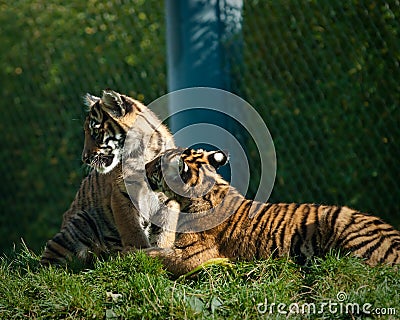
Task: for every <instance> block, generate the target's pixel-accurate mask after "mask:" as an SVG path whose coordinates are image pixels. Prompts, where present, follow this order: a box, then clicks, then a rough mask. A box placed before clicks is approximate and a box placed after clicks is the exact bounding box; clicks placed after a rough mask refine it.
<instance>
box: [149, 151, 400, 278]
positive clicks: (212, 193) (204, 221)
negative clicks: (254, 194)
mask: <svg viewBox="0 0 400 320" xmlns="http://www.w3.org/2000/svg"><path fill="white" fill-rule="evenodd" d="M227 161H228V158H227V155H226V154H225V153H223V152H222V151H214V152H206V151H202V150H199V151H195V150H191V149H186V150H185V149H172V150H167V151H166V152H165V153H164V154H163V155H161V156H159V157H157V158H155V159H154V160H153V161H151V162H149V163H147V164H146V174H147V178H148V179H149V183H150V186H151V188H152V189H153V190H157V191H162V192H164V193H165V194H166V195H167V196H168V198H170V199H175V200H176V201H177V202H178V203H179V204H180V206H181V209H180V210H181V215H185V213H186V214H187V215H193V216H194V219H192V221H190V222H188V221H186V222H185V223H189V225H188V226H187V227H186V229H185V226H180V227H179V228H180V230H183V229H185V230H186V232H187V233H186V232H182V233H179V234H177V235H176V240H175V244H174V246H173V247H172V248H166V249H165V248H164V249H163V248H150V249H146V250H145V252H146V253H147V254H148V255H150V256H155V257H159V258H161V260H162V261H163V263H164V264H165V266H166V268H167V269H168V270H169V271H170V272H171V273H173V274H174V275H175V276H179V275H182V274H185V273H187V272H189V271H191V270H192V269H194V268H195V267H197V266H199V265H201V264H203V263H204V262H206V261H207V260H209V259H215V258H229V259H244V260H252V259H255V258H267V257H269V256H273V257H276V256H283V255H289V256H290V257H292V258H293V259H294V260H295V261H296V262H298V263H301V264H304V263H305V262H307V260H308V259H310V258H311V257H313V256H324V255H325V254H326V253H327V252H328V251H329V250H330V249H334V248H336V249H338V248H339V249H340V250H341V251H345V252H352V254H354V255H355V256H357V257H360V258H362V259H364V260H365V262H366V263H367V264H369V265H371V266H374V265H377V264H380V263H385V264H390V265H394V264H399V263H400V232H399V231H396V230H395V229H394V228H393V227H392V226H390V225H389V224H386V223H384V222H383V221H382V220H380V219H379V218H377V217H373V216H369V215H366V214H363V213H360V212H358V211H355V210H352V209H350V208H347V207H337V206H326V205H317V204H295V203H290V204H285V203H278V204H272V203H260V202H255V201H252V200H247V199H245V198H244V197H243V196H242V195H241V194H239V193H238V191H236V190H235V189H234V188H233V187H231V186H230V185H229V183H228V182H226V181H225V180H223V179H222V178H221V176H219V175H218V174H217V173H216V169H218V168H219V167H220V166H222V165H224V164H226V163H227ZM215 217H217V219H215ZM218 219H219V221H220V223H218V221H217V220H218ZM212 220H215V221H212ZM210 221H211V222H210ZM190 224H191V227H192V229H196V230H199V226H204V228H203V229H201V230H204V231H197V232H190ZM208 227H210V229H207V228H208Z"/></svg>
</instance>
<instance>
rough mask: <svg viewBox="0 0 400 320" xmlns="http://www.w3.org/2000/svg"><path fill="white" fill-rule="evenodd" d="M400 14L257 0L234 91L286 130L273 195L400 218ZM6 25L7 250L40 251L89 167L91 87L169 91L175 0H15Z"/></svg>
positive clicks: (395, 6)
mask: <svg viewBox="0 0 400 320" xmlns="http://www.w3.org/2000/svg"><path fill="white" fill-rule="evenodd" d="M399 21H400V4H399V2H398V1H358V0H350V1H336V2H334V1H329V2H328V1H322V0H319V1H317V0H307V1H305V0H304V1H303V0H302V1H295V0H292V1H289V0H286V1H279V2H278V1H256V0H248V1H245V4H244V10H243V41H244V42H243V65H242V66H240V68H238V69H237V70H239V71H237V72H236V73H234V74H233V75H232V76H233V78H234V79H235V81H234V83H235V88H234V92H236V93H237V94H239V95H240V96H241V97H243V98H244V99H245V100H247V101H248V102H249V103H250V104H252V105H253V106H254V107H255V108H256V109H257V110H258V112H259V113H260V114H261V115H262V117H263V118H264V121H265V123H266V124H267V126H268V128H269V130H270V132H271V135H272V137H273V139H274V143H275V148H276V153H277V161H278V171H277V178H276V183H275V187H274V191H273V193H272V195H271V201H274V202H283V201H285V202H315V203H326V204H342V205H344V204H345V205H348V206H351V207H354V208H357V209H359V210H362V211H365V212H370V213H373V214H375V215H377V216H380V217H382V218H384V219H385V220H386V221H388V222H390V223H392V224H393V225H395V226H396V227H397V228H399V227H400V211H399V209H400V208H399V199H400V182H399V177H400V166H399V156H400V147H399V138H400V126H399V125H400V109H399V103H400V66H399V63H400V41H399V32H400V22H399ZM0 26H1V28H0V43H1V46H0V51H1V54H0V72H1V77H0V81H1V88H0V90H1V91H0V92H1V99H0V110H1V112H2V117H1V118H0V132H1V135H2V139H1V141H2V142H1V146H2V147H1V152H0V174H1V177H2V183H1V184H0V210H1V214H0V233H1V235H2V238H1V241H0V252H7V251H9V250H11V249H12V247H13V244H16V245H18V244H19V243H20V238H23V239H24V241H25V242H26V244H27V246H28V247H29V248H32V249H33V250H35V251H37V252H39V251H40V250H41V249H42V248H43V247H44V244H45V242H46V240H47V239H49V238H50V237H52V236H53V235H54V233H55V232H57V231H58V230H59V227H60V223H61V218H62V214H63V212H64V211H65V210H66V209H67V208H68V207H69V205H70V203H71V201H72V199H73V197H74V195H75V192H76V191H77V189H78V187H79V184H80V181H81V179H82V177H83V176H84V175H85V172H86V170H85V169H84V167H83V166H82V164H81V160H80V154H81V150H82V146H83V134H82V123H83V119H84V107H83V103H82V96H83V95H84V94H85V93H86V92H90V93H92V94H95V95H100V94H101V90H102V89H104V88H107V87H110V88H112V89H115V90H117V91H119V92H121V93H126V94H128V95H131V96H133V97H134V98H137V99H140V100H143V101H144V102H145V103H146V104H148V103H150V102H151V101H153V100H154V99H156V98H157V97H159V96H161V95H163V94H165V93H166V92H167V84H166V72H167V70H166V69H167V68H166V40H165V12H164V3H163V2H162V1H158V0H147V1H144V0H131V1H123V0H120V1H117V0H113V1H97V0H90V1H86V2H82V1H77V0H71V1H64V2H61V1H60V2H55V1H54V2H52V1H42V0H36V1H26V0H15V1H13V2H9V3H6V2H1V3H0ZM253 153H254V154H253ZM255 153H256V150H253V151H250V154H249V155H250V158H252V157H253V156H256V155H255ZM252 170H253V172H254V173H255V175H256V176H257V172H258V171H257V170H258V168H257V165H256V164H255V165H254V166H252ZM255 180H256V179H255ZM251 188H252V190H253V192H254V190H256V188H257V183H256V182H254V183H253V184H252V185H251Z"/></svg>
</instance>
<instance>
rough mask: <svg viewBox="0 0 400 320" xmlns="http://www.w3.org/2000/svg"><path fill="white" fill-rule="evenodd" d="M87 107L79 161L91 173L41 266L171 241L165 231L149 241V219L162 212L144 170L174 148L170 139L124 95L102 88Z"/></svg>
mask: <svg viewBox="0 0 400 320" xmlns="http://www.w3.org/2000/svg"><path fill="white" fill-rule="evenodd" d="M85 103H86V105H87V107H88V109H89V112H88V115H87V117H86V120H85V123H84V132H85V143H84V148H83V152H82V160H83V162H84V163H86V164H88V165H89V166H90V167H92V168H93V170H92V171H91V172H90V174H89V175H88V176H87V177H86V178H85V179H84V180H83V181H82V183H81V186H80V188H79V190H78V192H77V194H76V196H75V199H74V201H73V202H72V204H71V206H70V208H69V209H68V210H67V211H66V212H65V213H64V216H63V222H62V225H61V230H60V232H59V233H57V234H56V235H55V236H54V237H53V238H52V239H51V240H49V241H48V242H47V245H46V248H45V250H44V252H43V255H42V258H41V263H42V264H45V265H47V264H63V263H65V262H66V261H67V260H70V259H71V258H72V257H77V258H78V259H80V260H82V261H83V262H88V260H90V259H91V258H92V256H93V254H94V255H101V254H104V253H105V254H107V253H111V252H115V251H121V250H127V251H128V250H129V249H130V248H147V247H149V246H150V242H151V243H152V244H153V245H157V246H159V247H166V246H170V245H172V242H173V233H172V232H168V231H166V230H161V231H160V232H159V233H158V234H157V233H153V234H152V235H150V236H153V238H151V239H150V240H149V228H150V227H149V218H150V216H152V215H153V214H155V213H159V214H161V215H163V213H160V212H159V199H158V197H157V196H156V194H155V193H154V192H153V191H151V189H150V188H149V187H148V185H147V182H146V178H145V171H144V169H145V168H144V165H145V162H146V161H149V160H150V159H153V158H154V157H155V156H157V155H158V154H159V153H160V152H161V151H163V150H165V149H167V148H171V147H174V142H173V138H172V135H171V134H170V133H169V131H168V129H167V128H166V127H165V126H164V125H161V124H160V120H158V118H157V117H156V116H155V114H154V113H153V112H152V111H150V110H149V109H148V108H147V107H145V106H144V105H143V104H142V103H140V102H139V101H136V100H134V99H132V98H130V97H128V96H126V95H122V94H119V93H117V92H115V91H112V90H104V91H103V94H102V97H101V98H99V97H95V96H92V95H90V94H87V95H86V96H85ZM128 131H129V134H128ZM145 141H148V145H147V146H144V145H143V144H144V143H145ZM124 145H125V148H124ZM125 150H127V151H125ZM124 157H125V158H124ZM123 158H124V160H125V162H124V164H125V166H124V167H123V165H122V162H123V161H122V159H123ZM128 180H129V182H127V181H128ZM128 188H130V190H128ZM128 191H129V192H128ZM129 194H130V195H136V196H137V197H136V198H135V199H133V198H132V199H131V198H130V196H129ZM160 196H163V195H162V194H161V193H160ZM139 211H140V213H139Z"/></svg>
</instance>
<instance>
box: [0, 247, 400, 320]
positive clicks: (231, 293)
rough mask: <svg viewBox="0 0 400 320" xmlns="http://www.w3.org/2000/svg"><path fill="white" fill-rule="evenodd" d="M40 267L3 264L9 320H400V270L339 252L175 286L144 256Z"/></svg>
mask: <svg viewBox="0 0 400 320" xmlns="http://www.w3.org/2000/svg"><path fill="white" fill-rule="evenodd" d="M38 262H39V257H38V256H36V255H35V254H33V253H31V252H29V251H28V250H26V249H25V250H23V251H20V252H18V253H15V254H14V256H13V257H3V258H2V259H1V263H0V318H1V319H13V318H14V319H22V318H23V319H26V318H29V319H259V318H266V317H267V316H268V318H269V319H286V318H288V317H289V318H290V319H315V318H318V319H375V318H379V316H378V315H377V314H373V313H374V312H375V310H377V308H380V309H379V310H377V311H381V312H385V313H393V312H394V311H395V312H396V315H385V316H381V317H380V318H381V319H396V318H399V315H400V302H399V301H400V276H399V272H398V271H396V270H395V269H393V268H390V267H383V266H382V267H376V268H370V267H368V266H366V265H364V264H363V263H362V262H361V261H359V260H357V259H355V258H351V257H339V256H338V255H337V254H334V253H332V254H330V255H328V256H327V257H326V259H324V260H316V261H315V262H314V263H313V264H312V265H311V266H310V267H307V268H305V267H300V266H298V265H296V264H294V263H292V262H291V261H290V260H288V259H279V260H272V259H271V260H263V261H255V262H236V263H234V264H232V266H226V265H213V266H209V267H207V268H205V269H203V270H201V271H200V272H199V273H198V274H197V276H196V277H194V278H181V279H178V280H175V281H174V280H171V278H170V277H169V276H168V274H167V273H166V271H165V270H164V269H163V268H162V265H161V264H160V263H159V262H158V261H157V260H154V259H150V258H148V257H146V256H145V255H144V254H143V253H137V254H135V255H133V254H132V255H128V256H124V257H119V256H118V257H113V258H109V259H108V260H106V261H100V260H98V261H96V262H95V264H94V267H93V268H92V269H90V270H80V271H79V270H71V269H68V268H52V267H50V268H42V267H40V266H39V264H38ZM279 304H281V305H279ZM349 304H350V305H349ZM357 306H359V307H360V312H359V313H357V309H356V307H357ZM313 307H315V310H314V309H313ZM363 307H364V309H365V310H366V311H367V312H371V313H370V314H368V313H362V311H363V310H362V308H363ZM329 308H330V309H329ZM290 310H292V311H293V313H290ZM301 311H305V313H304V314H301V313H300V312H301ZM281 312H287V313H286V314H283V313H281Z"/></svg>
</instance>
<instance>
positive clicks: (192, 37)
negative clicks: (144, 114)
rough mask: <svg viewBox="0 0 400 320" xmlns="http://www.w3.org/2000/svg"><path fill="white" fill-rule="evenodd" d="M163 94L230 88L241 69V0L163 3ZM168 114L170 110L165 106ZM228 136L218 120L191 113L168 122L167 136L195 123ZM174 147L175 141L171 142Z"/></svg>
mask: <svg viewBox="0 0 400 320" xmlns="http://www.w3.org/2000/svg"><path fill="white" fill-rule="evenodd" d="M165 6H166V20H167V56H168V90H169V91H170V92H171V91H175V90H178V89H183V88H189V87H199V86H201V87H213V88H219V89H224V90H227V91H231V92H233V91H235V90H234V88H233V82H232V76H233V69H234V68H236V67H237V66H238V65H241V64H242V61H241V60H242V56H241V43H242V37H241V29H242V8H243V0H166V2H165ZM169 108H170V110H169V111H170V113H171V114H173V113H174V111H175V109H174V105H173V104H172V105H170V106H169ZM210 119H212V123H213V124H216V125H219V126H221V127H224V128H226V129H227V130H229V131H234V130H233V128H232V124H229V123H228V122H227V119H225V118H224V117H223V115H220V114H210V112H208V111H204V110H193V111H191V112H186V113H184V114H178V115H175V116H174V117H172V119H170V121H169V125H170V128H171V130H172V132H176V131H177V130H179V129H181V128H183V127H186V126H188V125H189V124H193V123H199V122H204V121H207V122H210ZM176 142H177V144H178V145H179V141H176Z"/></svg>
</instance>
